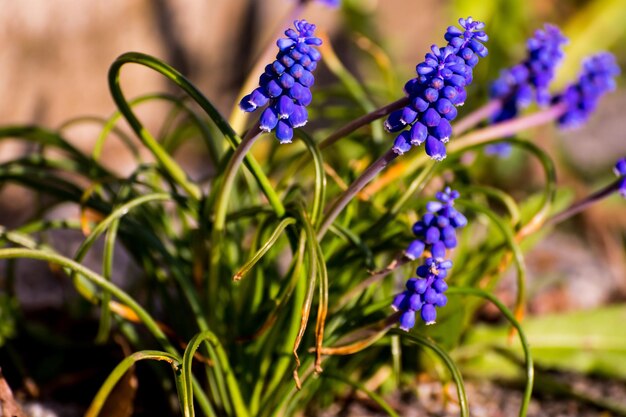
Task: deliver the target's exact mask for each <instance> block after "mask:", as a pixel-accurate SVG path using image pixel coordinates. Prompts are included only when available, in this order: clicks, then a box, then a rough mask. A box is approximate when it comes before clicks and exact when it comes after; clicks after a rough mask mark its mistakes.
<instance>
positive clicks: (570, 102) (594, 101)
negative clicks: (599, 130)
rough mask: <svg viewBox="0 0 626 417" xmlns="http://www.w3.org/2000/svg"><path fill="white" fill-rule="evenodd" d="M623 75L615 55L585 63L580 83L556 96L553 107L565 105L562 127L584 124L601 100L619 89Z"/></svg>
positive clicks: (605, 54)
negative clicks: (560, 104)
mask: <svg viewBox="0 0 626 417" xmlns="http://www.w3.org/2000/svg"><path fill="white" fill-rule="evenodd" d="M619 73H620V69H619V66H618V65H617V64H616V63H615V56H613V54H610V53H608V52H604V53H599V54H597V55H594V56H592V57H590V58H588V59H587V60H586V61H585V62H584V63H583V71H582V74H581V75H580V77H579V78H578V82H577V83H576V84H573V85H570V86H569V87H567V88H566V89H565V91H564V92H563V93H562V94H560V95H558V96H556V97H555V98H554V99H553V100H552V102H553V104H559V103H564V104H565V106H566V110H565V113H564V114H563V115H562V116H561V117H560V118H559V120H558V122H559V126H560V127H561V128H564V129H571V128H577V127H580V126H581V125H583V124H584V123H585V122H586V121H587V119H589V116H590V115H591V113H593V111H594V110H595V109H596V107H597V105H598V101H599V100H600V98H601V97H602V96H603V95H604V94H606V93H608V92H609V91H613V90H615V79H614V78H615V77H616V76H617V75H618V74H619Z"/></svg>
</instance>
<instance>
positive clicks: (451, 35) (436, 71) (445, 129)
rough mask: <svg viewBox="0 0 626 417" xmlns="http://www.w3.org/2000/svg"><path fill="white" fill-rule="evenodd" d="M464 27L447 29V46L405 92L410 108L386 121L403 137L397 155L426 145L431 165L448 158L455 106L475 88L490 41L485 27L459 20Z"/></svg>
mask: <svg viewBox="0 0 626 417" xmlns="http://www.w3.org/2000/svg"><path fill="white" fill-rule="evenodd" d="M459 24H460V25H461V27H462V29H459V28H457V27H455V26H450V27H449V28H448V29H447V32H446V34H445V39H446V40H447V41H448V45H447V46H445V47H443V48H440V47H438V46H437V45H433V46H432V47H431V48H430V49H431V52H430V53H428V54H426V56H425V59H424V62H422V63H420V64H418V65H417V67H416V72H417V77H416V78H414V79H412V80H409V81H408V82H407V83H406V85H405V86H404V91H405V93H406V94H407V95H408V97H409V105H407V106H405V107H404V108H403V109H400V110H396V111H394V112H392V113H391V114H390V115H389V117H388V118H387V120H386V121H385V128H386V129H387V130H388V131H389V132H400V131H402V132H401V133H400V134H399V135H398V136H397V138H396V140H395V142H394V145H393V148H392V149H393V151H394V152H396V153H397V154H400V155H401V154H403V153H405V152H407V151H408V150H410V149H411V146H419V145H421V144H422V143H425V148H426V153H427V154H428V155H429V156H430V157H431V158H432V159H435V160H437V161H440V160H442V159H444V158H445V157H446V147H445V143H446V142H448V140H449V139H450V136H451V135H452V126H451V125H450V121H452V120H454V118H455V117H456V115H457V109H456V106H461V105H463V103H464V102H465V98H466V96H467V93H466V92H465V87H466V86H467V85H469V84H470V83H471V82H472V79H473V68H474V67H475V66H476V64H477V63H478V60H479V58H482V57H485V56H487V48H486V47H485V46H484V45H483V44H482V43H481V42H485V41H487V39H488V37H487V35H486V34H485V32H484V31H483V30H482V29H483V27H484V26H485V25H484V23H482V22H478V21H474V20H473V19H472V18H471V17H469V18H467V19H459ZM406 128H409V129H408V130H405V129H406Z"/></svg>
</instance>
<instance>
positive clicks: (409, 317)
mask: <svg viewBox="0 0 626 417" xmlns="http://www.w3.org/2000/svg"><path fill="white" fill-rule="evenodd" d="M413 326H415V312H414V311H411V310H408V311H405V312H404V313H403V314H402V315H401V316H400V328H401V329H402V330H404V331H407V332H408V331H409V330H411V329H412V328H413Z"/></svg>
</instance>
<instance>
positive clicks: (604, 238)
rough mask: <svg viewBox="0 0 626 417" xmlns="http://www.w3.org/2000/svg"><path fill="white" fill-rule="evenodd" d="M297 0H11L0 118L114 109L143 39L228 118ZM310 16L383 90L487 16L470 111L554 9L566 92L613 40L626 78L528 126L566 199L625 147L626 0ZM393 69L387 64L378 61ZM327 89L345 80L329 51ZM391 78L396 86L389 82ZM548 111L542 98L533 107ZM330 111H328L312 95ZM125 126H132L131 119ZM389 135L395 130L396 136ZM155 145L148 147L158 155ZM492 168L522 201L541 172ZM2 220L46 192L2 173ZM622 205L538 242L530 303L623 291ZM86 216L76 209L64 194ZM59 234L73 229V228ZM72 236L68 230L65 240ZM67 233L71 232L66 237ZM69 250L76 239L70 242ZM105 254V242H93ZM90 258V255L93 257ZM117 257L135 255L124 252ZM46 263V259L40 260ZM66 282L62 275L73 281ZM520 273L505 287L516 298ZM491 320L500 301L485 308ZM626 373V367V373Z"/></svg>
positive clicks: (113, 151)
mask: <svg viewBox="0 0 626 417" xmlns="http://www.w3.org/2000/svg"><path fill="white" fill-rule="evenodd" d="M295 3H296V1H295V0H106V1H104V0H91V1H84V0H19V1H11V0H0V10H1V12H0V45H2V48H1V49H0V57H1V59H0V63H1V65H0V91H1V92H2V94H1V95H0V124H2V125H9V124H38V125H43V126H47V127H49V128H52V129H57V128H60V127H62V126H63V124H64V123H66V122H67V121H68V120H71V119H72V118H75V117H79V116H98V117H107V118H108V117H109V116H110V115H111V114H112V113H113V112H114V111H115V106H114V104H113V101H112V99H111V97H110V94H109V90H108V85H107V71H108V68H109V66H110V65H111V63H112V62H113V61H114V60H115V58H116V57H117V56H119V55H120V54H122V53H124V52H127V51H138V52H144V53H147V54H150V55H154V56H156V57H159V58H161V59H163V60H165V61H166V62H168V63H170V64H171V65H173V66H174V67H176V68H177V69H179V70H180V71H181V72H182V73H183V74H185V75H186V76H187V77H188V78H190V79H191V80H192V81H193V83H194V84H195V85H196V86H198V87H199V88H200V89H201V90H202V91H203V92H204V94H205V95H206V96H207V97H209V99H211V101H212V102H213V103H214V104H216V106H217V107H218V109H219V110H220V111H221V112H222V114H224V115H226V116H227V117H228V116H229V115H230V113H231V111H232V110H233V106H234V103H236V102H238V100H239V98H240V97H241V96H242V95H243V94H242V92H241V91H240V88H241V86H242V83H243V82H244V81H245V79H246V77H247V75H248V74H249V72H250V70H251V68H252V67H253V66H254V63H255V61H256V59H257V58H258V57H259V56H260V55H261V54H262V53H263V50H264V49H265V48H266V47H267V45H269V44H273V43H274V40H275V38H276V37H277V34H278V33H280V31H282V30H284V29H285V19H287V18H288V16H290V13H291V11H292V9H293V8H294V7H295V6H296V4H295ZM309 3H310V4H307V5H306V7H305V10H304V12H303V16H304V17H305V18H307V19H308V20H309V21H312V22H314V23H316V24H317V25H318V27H319V28H320V29H322V31H323V32H324V33H326V34H327V35H328V36H329V39H330V43H331V44H332V46H333V48H334V49H335V51H336V52H337V55H338V56H339V57H340V59H341V60H342V62H343V63H344V65H345V66H346V67H347V68H348V70H349V71H350V72H351V73H352V74H353V75H354V76H355V77H356V79H357V80H359V81H360V82H361V83H362V84H363V85H364V87H365V90H366V91H367V93H368V94H369V98H370V99H371V101H372V102H373V103H374V104H375V105H377V106H380V105H384V104H386V103H388V102H390V101H392V100H396V99H397V98H400V97H401V96H402V94H403V92H402V85H403V83H404V81H405V80H407V79H409V78H412V77H414V74H415V72H414V71H415V70H414V69H415V65H416V64H417V63H418V62H420V61H421V60H422V59H423V56H424V54H425V53H426V52H428V48H429V47H430V45H431V44H433V43H439V44H441V43H442V42H443V34H444V32H445V28H446V27H447V26H449V25H452V24H455V23H456V20H457V19H458V18H459V17H466V16H470V15H471V16H473V17H474V18H476V19H479V20H483V21H485V22H486V23H487V32H488V34H489V36H490V41H489V42H488V44H487V45H488V47H489V51H490V55H489V57H488V58H487V59H486V60H484V63H482V62H481V65H479V67H478V68H477V71H476V76H475V82H474V84H473V85H472V87H471V89H470V91H469V92H468V95H469V97H470V99H469V100H468V103H467V104H466V106H465V107H464V108H463V109H462V110H461V111H460V112H459V118H462V117H463V114H466V113H467V112H469V111H471V110H472V108H476V107H478V106H480V105H482V104H484V103H485V102H486V100H487V99H488V89H489V82H490V80H493V79H495V78H496V77H497V76H498V74H499V72H500V70H501V69H504V68H506V67H508V66H511V65H513V64H515V63H517V62H519V61H520V60H522V59H523V58H524V56H525V53H526V51H525V40H526V39H527V38H528V37H529V36H531V35H532V33H533V32H534V30H535V29H538V28H541V27H542V26H543V24H544V23H546V22H549V23H554V24H556V25H558V26H559V27H560V28H561V29H562V30H563V32H564V33H565V35H566V36H567V37H568V38H569V40H570V42H569V44H568V45H567V46H566V48H565V52H566V58H565V60H564V62H563V64H562V65H561V67H560V69H559V72H558V75H557V79H556V81H555V82H554V83H553V88H554V90H555V91H557V90H559V89H561V88H563V87H564V86H565V85H567V84H568V83H569V82H573V81H575V79H576V77H577V74H578V72H579V69H580V65H581V62H582V60H583V59H584V57H585V56H587V55H590V54H593V53H596V52H599V51H610V52H613V53H614V54H615V55H616V57H617V60H618V63H619V64H620V66H621V67H622V68H623V71H622V75H621V78H620V79H619V80H618V89H617V91H616V92H614V93H612V94H609V95H608V96H607V97H605V98H604V99H603V100H602V101H601V103H600V107H599V109H598V110H597V111H596V113H595V115H594V116H593V117H592V118H591V120H590V122H589V123H588V124H587V125H586V126H585V127H583V128H581V129H579V130H576V131H571V132H559V131H558V130H557V129H555V128H554V127H553V126H546V127H543V128H539V129H535V130H533V131H532V132H525V133H523V134H522V135H521V137H522V138H525V139H532V140H534V141H535V143H537V144H539V145H540V146H541V147H542V148H544V149H545V150H547V151H548V153H549V154H550V155H551V156H552V157H553V158H554V159H555V161H556V163H557V171H558V172H557V174H558V184H559V186H561V187H563V189H564V191H563V193H562V199H563V201H574V200H576V199H578V198H582V197H583V196H585V195H587V194H589V193H590V192H592V191H593V190H596V189H598V188H600V187H602V186H604V185H605V184H607V183H609V182H610V181H613V179H614V177H613V175H612V173H611V168H612V166H613V164H614V163H615V161H616V160H617V158H619V157H624V156H626V118H625V117H624V115H623V114H622V113H623V111H624V110H623V109H624V108H626V84H625V83H624V80H625V77H624V73H626V49H625V48H624V47H623V45H624V44H625V43H626V25H625V24H624V22H626V1H625V0H480V1H478V0H447V1H443V0H343V3H342V7H341V9H339V10H336V9H332V8H329V7H326V6H324V5H323V4H320V3H317V2H313V1H311V2H309ZM381 66H383V67H385V66H386V67H387V68H388V69H389V70H391V71H390V72H388V73H386V75H385V74H384V73H382V72H381V71H380V67H381ZM317 77H318V80H319V83H318V84H316V88H320V90H323V89H324V88H328V89H330V88H332V86H333V85H335V84H336V83H337V80H336V78H334V75H333V74H332V73H331V72H329V71H328V70H327V69H326V68H325V66H324V65H321V68H320V70H319V71H318V73H317ZM122 85H123V89H124V92H125V94H126V96H127V97H129V98H132V97H136V96H139V95H141V94H145V93H149V92H159V91H168V92H171V93H175V94H178V93H179V92H178V91H177V90H176V89H175V88H174V87H173V86H172V85H170V84H168V83H167V82H166V81H165V79H164V78H163V77H161V76H159V75H157V74H155V73H153V72H152V71H149V70H147V69H145V68H142V67H138V66H127V67H124V69H123V71H122ZM393 91H395V93H393ZM535 110H536V109H534V108H531V109H530V111H535ZM167 111H168V107H167V106H165V105H162V104H158V103H157V104H153V103H151V104H147V105H145V106H140V107H138V110H137V113H138V115H139V117H140V118H141V120H142V121H143V123H144V124H145V125H146V127H147V128H148V129H155V130H156V129H158V127H159V126H161V124H162V122H163V119H164V117H166V114H167ZM313 112H318V114H319V115H321V116H324V109H317V110H315V109H313ZM121 126H122V128H125V127H126V126H125V125H123V124H121ZM100 131H101V125H99V124H97V123H96V124H93V126H90V125H85V124H81V125H80V126H75V127H68V128H67V129H66V130H65V134H66V136H67V137H68V138H69V139H70V140H71V142H72V143H74V144H75V145H76V146H77V147H79V148H80V149H82V150H84V151H85V152H90V151H91V149H92V148H93V146H94V143H95V141H96V139H97V137H98V134H99V133H100ZM385 138H386V139H389V140H391V136H390V135H386V136H385ZM29 151H31V149H29V148H28V145H25V144H24V143H23V142H20V143H18V142H13V141H10V140H3V141H2V142H0V162H4V161H6V160H9V159H13V158H15V157H16V156H17V155H20V154H23V153H27V152H29ZM146 156H147V155H146ZM178 158H179V159H182V160H184V162H185V165H186V167H188V169H189V170H190V172H192V173H193V175H198V176H202V175H204V174H206V172H207V171H210V170H211V168H212V167H208V166H206V163H205V161H206V159H205V158H204V155H203V154H202V153H199V152H197V149H195V148H193V147H190V148H188V149H186V150H184V152H182V153H181V154H179V155H178ZM102 160H103V163H104V165H105V166H107V167H110V168H111V169H113V170H115V171H117V172H131V171H132V170H133V166H132V164H133V162H132V161H133V159H132V157H131V156H130V155H127V154H126V150H125V148H124V147H123V146H121V145H119V144H118V143H117V142H116V141H114V140H113V141H108V142H107V145H106V147H105V149H104V157H103V158H102ZM484 163H485V167H484V170H483V172H482V173H480V175H481V178H480V181H482V182H484V183H490V184H493V185H496V186H498V187H501V188H504V189H506V190H507V191H509V192H511V193H512V195H513V196H514V197H519V198H520V199H521V198H523V197H526V196H527V195H528V193H529V192H530V191H532V190H536V189H538V188H539V187H540V186H541V184H542V181H543V173H542V172H541V170H539V169H538V167H536V166H534V165H533V163H529V162H528V161H527V159H526V158H523V157H522V156H521V155H519V154H518V153H516V152H514V153H513V155H512V156H511V157H510V158H509V159H506V160H499V159H488V158H485V159H484ZM0 187H1V188H0V225H2V226H5V227H7V228H13V227H16V226H18V225H20V224H23V223H24V222H25V221H26V220H27V219H29V218H31V217H32V216H33V215H34V211H33V210H34V209H33V207H35V204H34V201H35V199H36V196H35V195H34V194H30V193H29V192H27V191H26V190H25V189H24V188H21V187H19V186H16V185H11V184H2V185H1V186H0ZM625 204H626V203H625V202H624V201H623V199H620V198H619V196H614V197H611V198H610V199H609V200H608V201H604V202H602V203H600V204H598V205H596V206H594V207H592V208H591V209H590V210H588V211H586V212H585V213H584V214H582V215H579V216H577V217H576V218H574V219H572V220H570V221H568V222H566V223H565V224H563V225H560V226H559V227H558V228H557V230H556V232H555V233H551V234H550V235H546V236H543V240H542V241H541V242H539V243H537V242H532V243H533V248H532V249H530V253H529V254H528V256H527V261H528V265H529V271H530V274H529V279H530V282H529V290H530V305H529V311H530V313H531V314H534V315H540V314H546V313H554V312H564V311H572V310H580V309H590V308H593V307H598V306H602V305H606V304H611V303H616V302H623V301H625V300H626V253H625V251H624V243H625V241H624V238H625V231H626V209H625V208H626V205H625ZM60 210H64V214H63V215H64V216H67V213H69V214H70V215H75V216H78V209H77V208H76V207H61V208H60ZM61 240H62V239H61ZM60 244H62V242H57V247H58V246H59V245H60ZM68 245H69V246H71V245H72V244H71V243H68ZM68 252H69V253H71V252H72V250H71V249H68ZM93 252H96V253H97V252H99V251H97V250H96V251H93ZM86 262H87V263H88V264H89V259H88V260H87V261H86ZM116 262H119V265H118V267H119V268H133V267H134V266H133V265H130V264H128V262H126V263H125V260H124V257H123V256H122V257H121V260H119V261H118V260H116ZM33 268H35V267H33ZM36 268H37V269H36V270H33V272H36V273H30V274H26V275H25V276H24V279H23V280H20V282H19V283H18V285H17V292H18V294H19V296H20V297H19V298H20V300H21V302H22V303H23V304H22V307H23V308H24V309H25V310H28V309H33V310H40V309H46V308H58V306H59V305H61V304H62V303H63V299H64V297H65V296H66V293H67V292H68V291H72V289H71V284H70V283H67V285H66V286H65V287H63V286H62V285H60V280H59V279H57V278H55V277H54V276H53V275H54V274H52V273H51V272H50V271H49V269H48V268H47V266H46V265H39V266H38V267H36ZM63 285H65V284H63ZM514 289H515V285H514V281H513V279H510V280H505V281H504V285H503V286H502V288H500V290H499V294H498V295H499V296H500V297H501V298H502V299H503V300H504V301H506V302H508V303H509V304H510V302H512V300H513V298H514V294H515V293H514ZM483 314H484V316H485V317H486V318H489V316H490V314H495V313H494V312H492V311H490V310H489V309H486V310H485V311H484V312H483ZM625 375H626V374H625Z"/></svg>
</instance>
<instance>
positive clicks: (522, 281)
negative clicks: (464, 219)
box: [455, 199, 526, 318]
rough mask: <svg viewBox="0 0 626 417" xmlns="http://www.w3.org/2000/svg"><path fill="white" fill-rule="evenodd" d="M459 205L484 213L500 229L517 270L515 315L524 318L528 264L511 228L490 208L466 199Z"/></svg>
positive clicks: (461, 200)
mask: <svg viewBox="0 0 626 417" xmlns="http://www.w3.org/2000/svg"><path fill="white" fill-rule="evenodd" d="M455 201H456V202H457V203H458V204H459V205H461V206H463V207H466V208H468V209H470V210H472V211H475V212H477V213H482V214H484V215H486V216H487V217H489V219H490V220H491V221H492V222H493V224H494V225H495V226H496V227H497V228H498V229H500V231H501V232H502V235H503V236H504V239H505V240H506V243H507V245H508V246H509V249H510V250H511V252H512V253H513V260H514V262H515V269H516V272H517V297H516V300H515V314H516V315H518V317H520V318H521V317H522V316H523V312H524V306H525V302H526V264H525V262H524V254H523V253H522V249H521V248H520V246H519V244H518V243H517V242H516V240H515V234H514V233H513V230H512V229H511V227H510V226H509V225H508V224H507V223H506V222H504V221H503V220H502V219H501V218H500V216H498V215H497V214H496V213H494V212H493V211H492V210H489V209H488V208H486V207H484V206H482V205H480V204H477V203H474V202H473V201H468V200H464V199H457V200H455Z"/></svg>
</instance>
